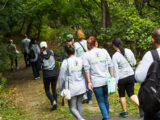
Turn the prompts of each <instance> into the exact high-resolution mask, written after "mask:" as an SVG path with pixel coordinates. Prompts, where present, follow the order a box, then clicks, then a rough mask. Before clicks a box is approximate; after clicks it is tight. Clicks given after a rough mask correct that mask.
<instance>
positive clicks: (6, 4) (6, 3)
mask: <svg viewBox="0 0 160 120" xmlns="http://www.w3.org/2000/svg"><path fill="white" fill-rule="evenodd" d="M7 2H8V0H6V2H5V4H4V6H3V7H2V8H1V9H0V11H2V10H3V9H4V8H5V7H6V5H7Z"/></svg>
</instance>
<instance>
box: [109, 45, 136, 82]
mask: <svg viewBox="0 0 160 120" xmlns="http://www.w3.org/2000/svg"><path fill="white" fill-rule="evenodd" d="M125 56H126V58H127V59H128V61H129V63H130V64H131V65H132V66H134V65H136V59H135V57H134V54H133V52H132V51H131V50H130V49H127V48H125ZM126 58H125V57H124V56H123V55H122V54H121V53H120V51H119V50H118V51H117V52H116V53H115V54H114V55H113V56H112V61H113V68H114V69H113V70H114V77H115V79H116V82H117V83H118V81H119V79H123V78H126V77H128V76H131V75H134V71H133V69H132V68H131V66H130V64H129V63H128V61H127V60H126Z"/></svg>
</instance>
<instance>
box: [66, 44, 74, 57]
mask: <svg viewBox="0 0 160 120" xmlns="http://www.w3.org/2000/svg"><path fill="white" fill-rule="evenodd" d="M65 51H66V52H67V54H68V55H74V53H75V49H74V47H73V45H69V44H66V45H65Z"/></svg>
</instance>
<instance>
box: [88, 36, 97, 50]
mask: <svg viewBox="0 0 160 120" xmlns="http://www.w3.org/2000/svg"><path fill="white" fill-rule="evenodd" d="M96 42H97V39H96V38H95V37H94V36H90V37H89V38H88V39H87V47H88V49H89V50H90V49H92V48H93V47H95V46H96Z"/></svg>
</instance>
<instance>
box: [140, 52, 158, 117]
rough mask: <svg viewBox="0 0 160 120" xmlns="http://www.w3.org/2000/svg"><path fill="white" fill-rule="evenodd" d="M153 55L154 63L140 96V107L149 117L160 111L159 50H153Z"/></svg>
mask: <svg viewBox="0 0 160 120" xmlns="http://www.w3.org/2000/svg"><path fill="white" fill-rule="evenodd" d="M151 53H152V57H153V63H152V64H151V66H150V68H149V70H148V73H147V77H146V79H145V81H144V82H143V83H142V84H141V87H140V90H139V94H138V97H139V102H140V107H141V108H142V109H143V111H144V112H146V113H147V114H149V115H153V114H155V113H157V112H158V111H159V110H160V59H159V55H158V52H157V50H151Z"/></svg>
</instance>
